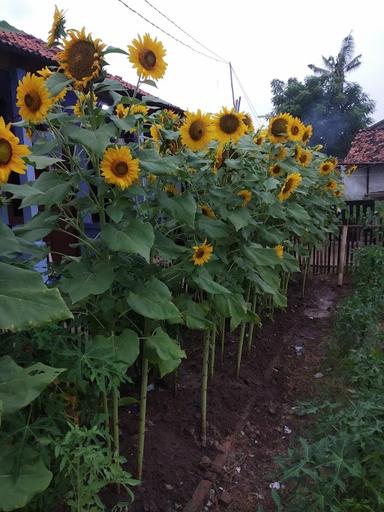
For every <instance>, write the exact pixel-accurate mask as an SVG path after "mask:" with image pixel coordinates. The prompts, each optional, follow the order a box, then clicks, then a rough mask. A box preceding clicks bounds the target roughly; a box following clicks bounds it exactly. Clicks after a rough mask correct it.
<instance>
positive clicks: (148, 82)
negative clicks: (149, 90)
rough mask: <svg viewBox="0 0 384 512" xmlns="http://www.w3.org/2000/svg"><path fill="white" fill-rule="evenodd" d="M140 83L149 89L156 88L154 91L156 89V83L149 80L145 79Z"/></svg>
mask: <svg viewBox="0 0 384 512" xmlns="http://www.w3.org/2000/svg"><path fill="white" fill-rule="evenodd" d="M141 83H142V84H145V85H150V86H151V87H156V89H157V85H156V82H155V81H154V80H149V79H148V78H147V79H146V80H142V81H141Z"/></svg>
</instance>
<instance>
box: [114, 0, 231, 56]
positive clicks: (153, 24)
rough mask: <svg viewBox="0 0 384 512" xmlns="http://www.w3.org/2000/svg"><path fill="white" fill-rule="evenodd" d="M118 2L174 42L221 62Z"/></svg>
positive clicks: (122, 2)
mask: <svg viewBox="0 0 384 512" xmlns="http://www.w3.org/2000/svg"><path fill="white" fill-rule="evenodd" d="M117 1H118V2H120V3H121V4H123V5H124V6H125V7H126V8H127V9H129V10H130V11H132V12H133V13H134V14H136V15H137V16H139V17H140V18H141V19H143V20H144V21H146V22H147V23H149V24H150V25H152V26H153V27H155V28H157V30H160V31H161V32H163V34H165V35H167V36H168V37H170V38H171V39H174V40H175V41H176V42H178V43H180V44H182V45H183V46H186V47H187V48H189V49H190V50H192V51H193V52H195V53H199V54H200V55H203V56H204V57H207V58H208V59H212V60H214V61H216V62H222V60H221V59H220V60H219V59H217V58H216V57H213V56H211V55H207V54H206V53H204V52H201V51H200V50H196V48H193V47H192V46H191V45H189V44H188V43H184V41H181V40H180V39H178V38H177V37H175V36H173V35H172V34H170V33H169V32H167V31H166V30H164V29H163V28H161V27H159V26H158V25H156V24H155V23H153V22H152V21H150V20H149V19H148V18H146V17H145V16H143V15H142V14H140V13H139V12H138V11H136V10H135V9H133V8H132V7H130V6H129V5H128V4H127V3H126V2H124V1H123V0H117Z"/></svg>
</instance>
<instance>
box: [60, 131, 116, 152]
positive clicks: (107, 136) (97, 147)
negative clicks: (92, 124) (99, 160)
mask: <svg viewBox="0 0 384 512" xmlns="http://www.w3.org/2000/svg"><path fill="white" fill-rule="evenodd" d="M62 132H63V134H64V135H65V136H66V137H67V138H68V139H69V140H71V141H72V142H77V143H79V144H82V145H83V146H85V147H86V148H87V149H89V150H91V151H93V152H94V153H97V155H99V156H100V157H101V156H102V154H103V152H104V150H105V148H106V147H107V146H108V144H110V142H111V138H113V137H116V135H117V130H116V127H115V125H114V124H112V123H110V124H106V125H103V126H101V127H100V128H97V129H96V130H87V129H85V128H81V127H80V126H75V125H73V124H65V125H63V126H62Z"/></svg>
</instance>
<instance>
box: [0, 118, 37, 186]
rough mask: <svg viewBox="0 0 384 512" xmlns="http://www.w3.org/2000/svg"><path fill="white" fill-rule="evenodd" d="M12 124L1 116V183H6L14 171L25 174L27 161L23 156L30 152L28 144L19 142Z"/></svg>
mask: <svg viewBox="0 0 384 512" xmlns="http://www.w3.org/2000/svg"><path fill="white" fill-rule="evenodd" d="M10 126H11V123H9V124H5V121H4V119H3V118H2V117H1V116H0V183H6V182H7V181H8V178H9V175H10V174H11V172H12V171H14V172H17V173H18V174H25V167H26V163H25V162H24V160H23V159H22V157H23V156H27V155H29V153H30V150H29V148H28V146H26V145H24V144H19V139H18V138H17V137H16V136H15V135H14V134H13V133H12V132H11V129H10Z"/></svg>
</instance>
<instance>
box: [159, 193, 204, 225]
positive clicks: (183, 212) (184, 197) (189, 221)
mask: <svg viewBox="0 0 384 512" xmlns="http://www.w3.org/2000/svg"><path fill="white" fill-rule="evenodd" d="M159 203H160V206H162V207H163V208H164V210H165V211H166V212H167V213H168V215H170V216H171V217H172V219H175V220H177V221H179V222H181V223H183V224H186V225H187V226H191V227H193V225H194V222H195V215H196V201H195V199H194V197H193V196H192V194H191V193H190V192H188V191H187V192H184V193H183V194H181V195H180V196H175V197H168V195H167V194H166V193H165V192H160V194H159Z"/></svg>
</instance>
